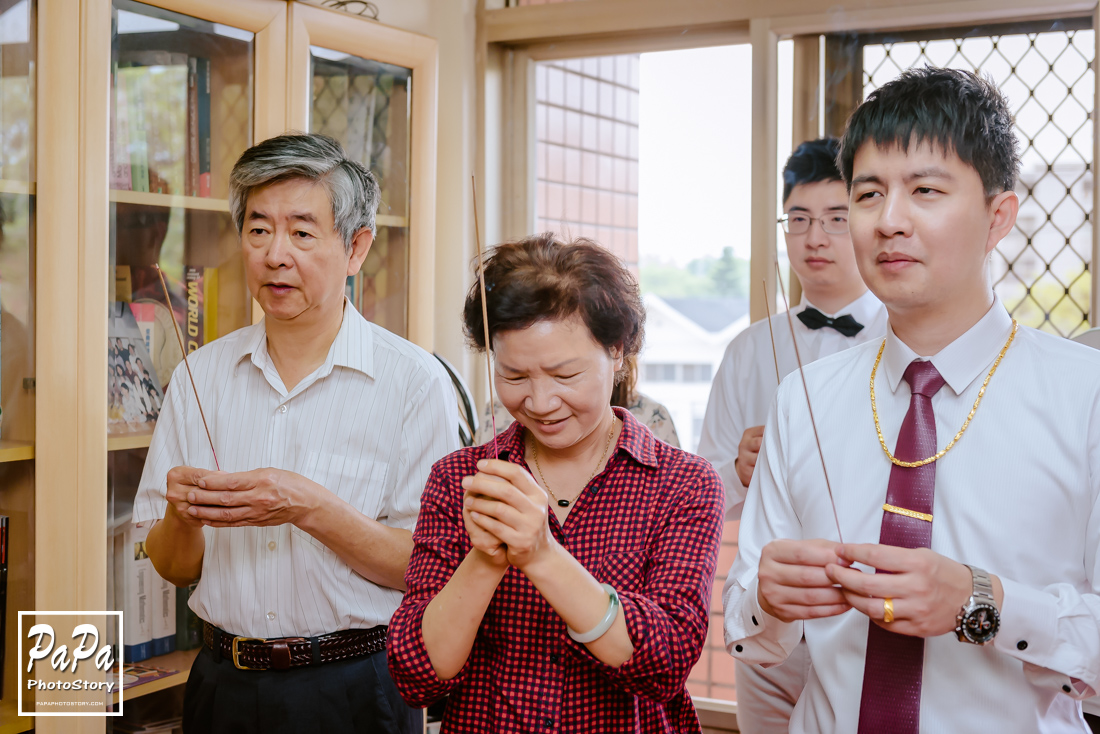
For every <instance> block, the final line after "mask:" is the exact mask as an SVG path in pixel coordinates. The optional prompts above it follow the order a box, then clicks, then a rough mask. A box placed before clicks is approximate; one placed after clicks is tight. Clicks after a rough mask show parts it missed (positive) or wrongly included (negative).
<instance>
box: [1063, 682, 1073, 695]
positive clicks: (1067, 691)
mask: <svg viewBox="0 0 1100 734" xmlns="http://www.w3.org/2000/svg"><path fill="white" fill-rule="evenodd" d="M1062 690H1063V691H1065V692H1066V693H1069V692H1070V690H1071V689H1070V687H1069V684H1068V683H1067V684H1066V685H1064V686H1062Z"/></svg>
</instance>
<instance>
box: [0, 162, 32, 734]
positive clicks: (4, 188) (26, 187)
mask: <svg viewBox="0 0 1100 734" xmlns="http://www.w3.org/2000/svg"><path fill="white" fill-rule="evenodd" d="M34 188H35V187H34V181H14V180H12V179H10V178H0V194H26V195H28V196H34ZM0 731H3V730H0Z"/></svg>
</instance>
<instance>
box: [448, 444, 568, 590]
mask: <svg viewBox="0 0 1100 734" xmlns="http://www.w3.org/2000/svg"><path fill="white" fill-rule="evenodd" d="M477 468H478V472H477V474H473V475H471V476H468V477H464V478H463V480H462V488H463V489H464V490H465V493H464V495H463V499H462V520H463V522H464V524H465V525H466V532H467V533H469V535H470V542H471V543H472V544H473V546H474V548H476V549H477V550H479V551H481V552H482V553H484V554H485V555H486V556H488V558H489V560H490V561H491V562H492V563H494V564H495V565H498V566H505V565H509V564H510V565H512V566H515V567H516V568H518V569H520V570H521V571H522V570H524V569H525V568H526V567H527V566H528V565H529V564H531V563H533V562H535V561H537V560H539V559H540V558H542V557H543V556H544V555H545V554H546V552H547V551H549V550H552V549H553V547H554V546H555V545H556V544H557V541H556V540H555V539H554V536H553V534H552V533H551V532H550V525H549V523H548V522H547V512H548V510H547V496H546V492H545V491H544V490H543V489H542V487H540V486H539V485H538V484H537V483H536V482H535V480H534V478H533V477H532V476H531V475H530V474H529V473H527V471H525V470H524V469H523V467H520V466H517V465H516V464H512V463H510V462H507V461H500V460H497V459H482V460H481V461H479V462H478V463H477Z"/></svg>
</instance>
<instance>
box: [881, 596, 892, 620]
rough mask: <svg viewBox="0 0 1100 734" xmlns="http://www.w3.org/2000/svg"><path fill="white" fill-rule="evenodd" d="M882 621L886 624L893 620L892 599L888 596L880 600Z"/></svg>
mask: <svg viewBox="0 0 1100 734" xmlns="http://www.w3.org/2000/svg"><path fill="white" fill-rule="evenodd" d="M882 621H883V622H884V623H886V624H890V623H891V622H893V621H894V600H893V599H891V598H890V597H886V598H885V599H883V600H882Z"/></svg>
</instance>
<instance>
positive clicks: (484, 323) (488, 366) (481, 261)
mask: <svg viewBox="0 0 1100 734" xmlns="http://www.w3.org/2000/svg"><path fill="white" fill-rule="evenodd" d="M470 188H472V189H473V192H474V242H476V243H477V264H478V280H479V281H480V282H481V327H482V329H483V330H484V333H485V374H486V376H487V377H488V378H489V420H490V421H492V424H493V458H494V459H495V458H497V410H496V402H497V401H496V398H494V397H493V359H492V355H490V354H489V349H490V347H491V345H490V344H489V307H488V305H487V304H486V299H485V258H484V257H483V256H482V254H481V231H480V229H479V228H478V224H477V181H476V180H475V178H474V177H473V175H471V176H470Z"/></svg>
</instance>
